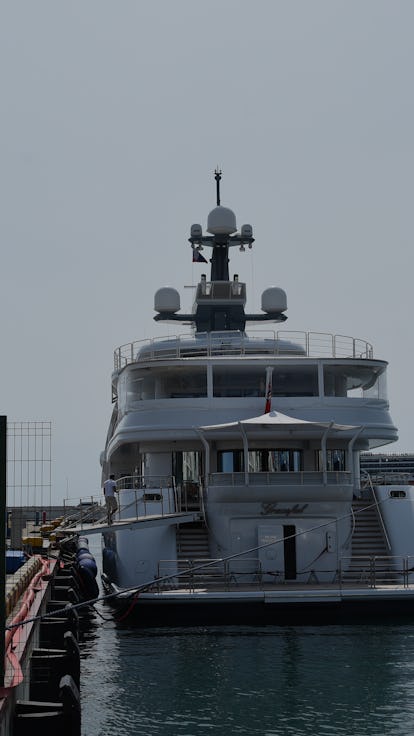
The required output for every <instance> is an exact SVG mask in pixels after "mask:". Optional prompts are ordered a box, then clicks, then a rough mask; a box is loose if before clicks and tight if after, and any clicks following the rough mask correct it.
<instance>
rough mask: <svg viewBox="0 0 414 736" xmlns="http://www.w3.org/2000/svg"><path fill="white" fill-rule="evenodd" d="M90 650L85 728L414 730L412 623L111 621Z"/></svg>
mask: <svg viewBox="0 0 414 736" xmlns="http://www.w3.org/2000/svg"><path fill="white" fill-rule="evenodd" d="M105 615H108V611H107V609H106V611H105ZM82 656H83V659H82V685H81V687H82V704H83V711H82V713H83V727H82V734H83V735H84V736H123V735H127V734H128V736H129V734H143V735H144V734H145V735H147V734H148V735H151V736H152V735H154V736H155V735H157V736H158V735H159V736H195V735H197V736H198V735H199V734H212V735H216V734H217V735H218V734H240V735H244V734H263V735H264V736H282V734H287V735H289V736H302V734H303V735H304V734H307V735H308V734H324V735H325V736H329V735H331V734H332V736H333V735H334V734H338V735H339V736H345V735H346V736H355V735H358V736H359V735H361V736H362V735H365V734H370V735H374V734H375V735H378V736H379V735H383V734H393V735H395V736H396V735H397V734H399V735H403V734H404V736H406V735H407V734H411V733H414V624H413V625H409V626H403V625H384V626H369V625H364V626H349V627H348V626H332V627H321V628H317V627H301V628H299V627H294V628H273V627H266V628H261V629H259V628H258V629H254V628H253V629H252V628H242V629H240V628H234V629H233V628H228V627H227V628H220V629H182V630H180V629H175V630H173V631H165V630H160V629H158V630H155V629H154V630H149V629H148V630H145V631H143V630H137V629H123V630H122V629H116V628H115V626H114V625H113V624H112V623H104V624H102V625H100V626H99V627H98V628H97V629H96V630H95V631H94V632H93V635H92V637H91V638H89V640H88V641H87V642H85V643H84V645H83V654H82Z"/></svg>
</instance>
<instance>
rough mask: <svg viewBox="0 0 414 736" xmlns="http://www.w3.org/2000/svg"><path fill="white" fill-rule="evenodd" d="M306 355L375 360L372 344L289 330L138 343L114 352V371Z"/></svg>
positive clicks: (184, 337)
mask: <svg viewBox="0 0 414 736" xmlns="http://www.w3.org/2000/svg"><path fill="white" fill-rule="evenodd" d="M254 354H258V355H263V354H266V355H270V356H272V355H273V356H281V355H303V356H304V357H308V358H360V359H372V358H373V347H372V345H371V343H369V342H367V341H366V340H361V339H360V338H355V337H350V336H348V335H334V334H331V333H328V332H302V331H295V330H291V331H287V330H249V335H248V336H247V335H244V334H243V333H241V332H229V333H226V335H225V336H224V337H223V333H215V332H210V333H204V334H203V335H200V339H198V340H197V339H195V338H194V335H193V334H192V333H191V334H190V333H189V334H181V335H167V336H164V337H157V338H153V339H151V340H136V341H134V342H130V343H126V344H125V345H121V346H120V347H118V348H117V349H116V350H115V351H114V367H115V370H116V371H118V370H120V369H121V368H124V366H126V365H128V364H130V363H135V362H146V361H154V360H170V359H181V358H191V357H197V358H200V357H206V358H211V357H215V356H218V355H220V356H238V355H240V356H242V355H254Z"/></svg>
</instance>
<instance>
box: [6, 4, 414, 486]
mask: <svg viewBox="0 0 414 736" xmlns="http://www.w3.org/2000/svg"><path fill="white" fill-rule="evenodd" d="M413 28H414V3H413V2H411V0H389V1H387V2H385V1H384V0H347V1H340V0H284V1H280V0H256V2H254V3H253V2H252V1H251V0H220V1H218V0H208V1H207V0H204V2H201V1H199V0H174V2H172V1H171V0H158V1H157V0H152V1H151V2H149V0H142V1H139V0H117V1H115V0H112V1H109V0H70V2H64V0H3V2H2V3H1V5H0V75H1V96H0V105H1V130H2V135H1V137H0V161H1V169H0V171H1V174H0V201H1V205H0V207H1V209H0V212H1V221H0V237H1V252H2V263H1V269H0V274H1V275H0V279H1V281H0V300H1V301H0V304H1V313H2V321H1V326H2V361H1V372H2V389H3V390H2V407H1V413H5V414H7V415H8V417H9V419H10V420H28V419H51V420H52V422H53V451H52V452H53V459H54V464H53V485H54V494H53V495H54V498H55V499H56V500H60V499H61V498H63V497H64V496H66V494H67V492H68V495H69V497H74V496H86V495H88V494H91V493H97V492H99V488H100V467H99V452H100V451H101V449H103V447H104V442H105V435H106V430H107V424H108V421H109V416H110V412H111V392H110V374H111V371H112V366H113V362H112V352H113V349H114V348H115V347H117V346H118V345H121V344H123V343H126V342H129V341H132V340H134V339H138V338H144V337H154V336H156V335H163V334H169V333H171V334H172V333H173V332H174V330H173V329H170V328H169V327H168V326H165V325H161V326H158V325H157V324H156V323H154V322H153V319H152V318H153V315H154V312H153V295H154V292H155V291H156V290H157V289H158V288H159V287H160V286H164V285H166V284H171V285H173V286H174V287H176V288H177V289H178V290H179V291H180V293H181V295H182V306H183V308H189V306H190V302H191V299H190V293H191V290H189V289H187V290H184V289H183V287H184V285H185V284H186V285H188V284H191V283H195V282H196V281H198V279H199V274H200V273H201V270H200V268H201V267H200V266H199V265H197V264H195V265H192V263H191V252H190V246H189V244H188V242H187V238H188V234H189V227H190V225H191V223H192V222H201V223H202V224H203V226H205V223H206V218H207V214H208V212H209V210H210V209H212V207H213V206H214V204H215V190H214V181H213V178H212V171H213V169H214V168H215V166H216V164H220V166H221V167H222V169H223V174H224V177H223V184H222V203H223V204H225V205H228V206H230V207H232V208H233V209H234V211H235V212H236V215H237V220H238V223H239V224H241V223H243V222H250V223H251V224H252V225H253V227H254V234H255V237H256V242H255V244H254V248H253V251H252V252H251V253H246V254H244V255H243V254H237V255H236V257H235V258H234V259H233V260H232V264H231V270H232V272H233V271H234V272H238V273H239V275H240V279H241V280H243V281H247V284H248V294H249V305H248V308H249V309H251V310H253V309H258V308H259V306H260V295H261V292H262V291H263V289H264V288H266V287H267V286H270V285H278V286H281V287H282V288H284V289H285V290H286V291H287V295H288V317H289V319H288V322H287V323H286V328H288V329H290V330H314V331H327V332H336V333H340V334H345V335H352V336H354V337H360V338H365V339H368V340H370V341H371V342H372V343H373V345H374V354H375V356H376V357H378V358H381V359H385V360H388V361H389V362H390V368H389V385H388V387H389V397H390V402H391V413H392V416H393V418H394V421H395V423H396V424H397V426H398V427H399V429H400V441H399V442H398V444H396V445H392V446H388V448H386V449H388V450H391V449H392V450H393V451H409V450H412V451H414V436H413V431H412V413H413V400H412V365H413V362H414V347H413V340H412V332H413V331H412V324H411V319H412V309H411V303H412V293H413V287H412V283H413V265H414V264H413V249H412V197H413V171H414V165H413V164H414V160H413V159H414V155H413V150H414V149H413V131H414V119H413V117H414V116H413V111H414V102H413V80H412V76H413V69H414V45H413V40H412V39H413ZM183 331H184V328H183Z"/></svg>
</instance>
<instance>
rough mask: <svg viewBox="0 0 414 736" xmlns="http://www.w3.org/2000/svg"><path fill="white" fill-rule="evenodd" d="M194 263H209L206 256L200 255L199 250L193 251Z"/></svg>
mask: <svg viewBox="0 0 414 736" xmlns="http://www.w3.org/2000/svg"><path fill="white" fill-rule="evenodd" d="M193 263H207V261H206V259H205V258H204V256H203V255H202V254H201V253H200V251H199V250H197V248H194V250H193Z"/></svg>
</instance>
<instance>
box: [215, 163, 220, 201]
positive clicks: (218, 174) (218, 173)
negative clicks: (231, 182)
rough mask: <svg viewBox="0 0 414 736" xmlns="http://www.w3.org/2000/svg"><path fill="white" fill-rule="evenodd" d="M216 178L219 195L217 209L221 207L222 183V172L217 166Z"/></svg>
mask: <svg viewBox="0 0 414 736" xmlns="http://www.w3.org/2000/svg"><path fill="white" fill-rule="evenodd" d="M214 178H215V180H216V194H217V207H220V181H221V170H220V169H219V167H218V166H217V168H216V170H215V172H214Z"/></svg>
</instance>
